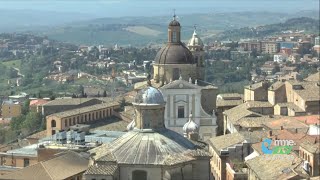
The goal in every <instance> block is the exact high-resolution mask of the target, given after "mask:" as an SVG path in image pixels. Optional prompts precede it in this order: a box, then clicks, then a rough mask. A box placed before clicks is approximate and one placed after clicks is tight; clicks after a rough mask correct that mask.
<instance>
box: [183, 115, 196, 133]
mask: <svg viewBox="0 0 320 180" xmlns="http://www.w3.org/2000/svg"><path fill="white" fill-rule="evenodd" d="M191 132H194V133H198V132H199V125H198V124H197V123H195V122H194V121H193V120H192V114H190V116H189V121H188V122H187V123H186V124H185V125H184V126H183V133H184V134H185V135H186V134H189V133H191Z"/></svg>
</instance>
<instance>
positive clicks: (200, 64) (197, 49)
mask: <svg viewBox="0 0 320 180" xmlns="http://www.w3.org/2000/svg"><path fill="white" fill-rule="evenodd" d="M188 49H189V50H190V51H191V53H192V55H193V58H194V61H195V62H196V64H197V77H198V78H199V79H201V80H205V63H204V54H205V52H204V44H203V42H202V40H201V39H200V37H199V36H198V34H197V27H196V25H195V26H194V31H193V34H192V37H191V39H190V40H189V43H188Z"/></svg>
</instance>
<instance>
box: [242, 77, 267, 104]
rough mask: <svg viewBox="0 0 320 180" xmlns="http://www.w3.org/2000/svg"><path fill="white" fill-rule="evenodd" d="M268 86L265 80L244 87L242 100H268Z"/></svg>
mask: <svg viewBox="0 0 320 180" xmlns="http://www.w3.org/2000/svg"><path fill="white" fill-rule="evenodd" d="M268 87H269V84H268V82H266V81H262V82H259V83H256V84H252V85H249V86H245V87H244V101H268Z"/></svg>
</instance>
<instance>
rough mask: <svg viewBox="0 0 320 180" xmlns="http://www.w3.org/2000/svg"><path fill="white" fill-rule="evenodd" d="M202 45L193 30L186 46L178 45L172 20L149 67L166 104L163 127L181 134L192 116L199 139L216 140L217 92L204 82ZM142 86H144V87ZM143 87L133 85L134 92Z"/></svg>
mask: <svg viewBox="0 0 320 180" xmlns="http://www.w3.org/2000/svg"><path fill="white" fill-rule="evenodd" d="M204 54H205V52H204V44H203V42H202V40H201V38H200V37H199V36H198V34H197V33H196V29H195V30H194V33H193V35H192V37H191V38H190V40H189V42H188V44H187V45H185V44H184V43H183V42H181V26H180V23H179V22H178V21H177V20H176V18H175V16H174V18H173V20H172V21H171V22H170V23H169V25H168V40H167V43H166V44H165V45H164V46H163V47H162V48H161V49H160V50H159V51H158V53H157V55H156V57H155V60H154V64H153V79H152V81H151V82H152V85H153V86H156V87H159V89H160V90H161V92H162V93H163V96H164V98H165V101H166V102H167V103H166V111H165V125H166V127H167V128H169V129H171V130H174V131H176V132H178V133H182V126H183V125H184V124H185V123H186V122H187V121H188V115H189V114H192V117H193V118H194V119H195V122H196V123H197V124H199V126H200V131H199V135H200V139H202V140H206V139H208V138H210V137H213V136H216V130H217V124H216V121H217V118H216V115H215V109H216V104H215V103H216V96H217V93H218V88H217V87H215V86H214V85H212V84H211V83H208V82H205V81H204V80H205V65H204ZM145 84H146V82H144V85H145ZM139 87H143V83H138V84H136V85H135V89H139Z"/></svg>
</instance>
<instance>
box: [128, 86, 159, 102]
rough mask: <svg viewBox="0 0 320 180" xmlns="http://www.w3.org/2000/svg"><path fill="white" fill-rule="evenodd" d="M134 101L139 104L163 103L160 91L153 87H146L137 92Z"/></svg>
mask: <svg viewBox="0 0 320 180" xmlns="http://www.w3.org/2000/svg"><path fill="white" fill-rule="evenodd" d="M134 103H137V104H140V103H143V104H164V103H165V102H164V98H163V95H162V93H161V92H160V91H159V90H158V89H156V88H154V87H151V86H149V87H146V88H145V89H142V90H140V91H139V92H138V94H137V95H136V97H135V100H134Z"/></svg>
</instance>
